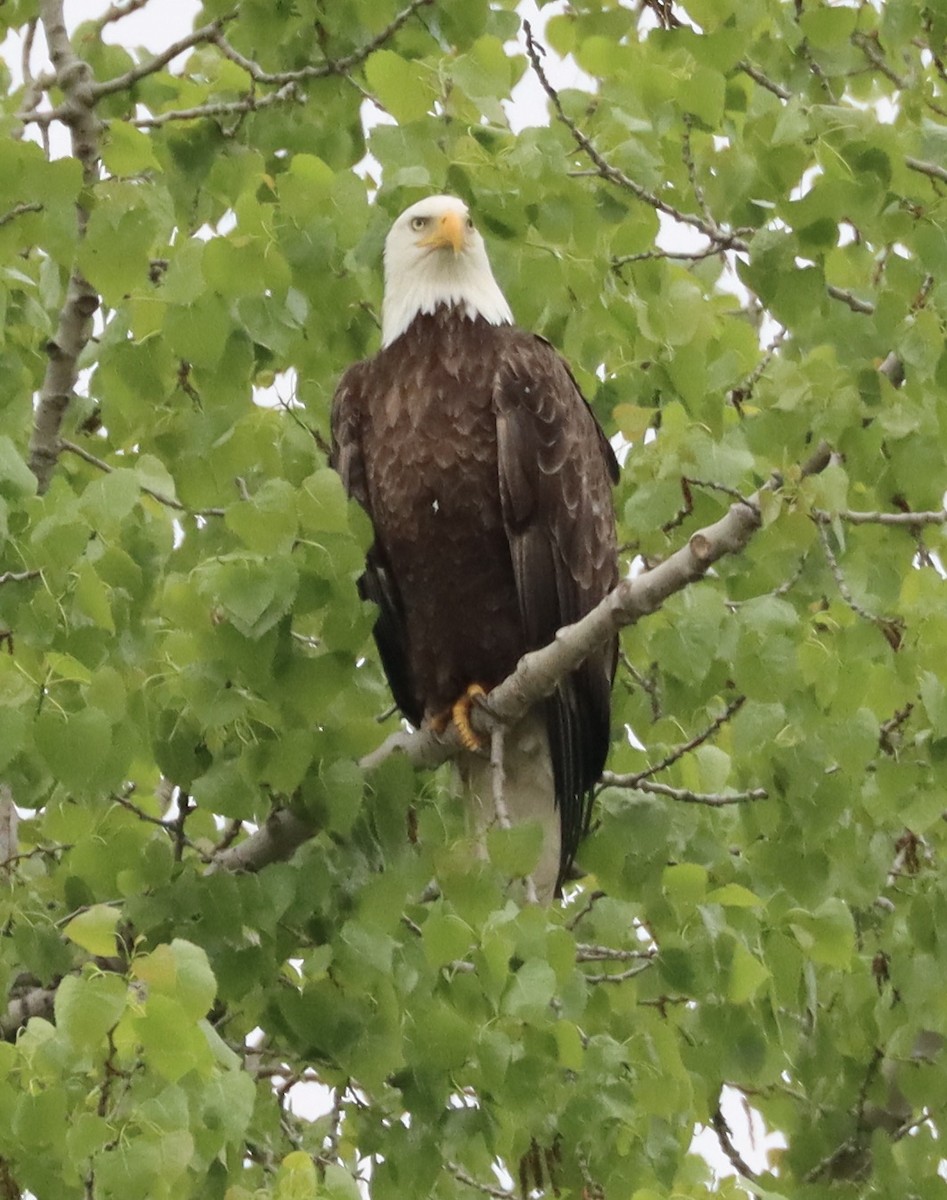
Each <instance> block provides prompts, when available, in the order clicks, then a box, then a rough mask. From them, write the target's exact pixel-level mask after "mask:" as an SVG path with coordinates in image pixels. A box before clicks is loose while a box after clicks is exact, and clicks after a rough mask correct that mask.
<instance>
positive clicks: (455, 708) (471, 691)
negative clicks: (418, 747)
mask: <svg viewBox="0 0 947 1200" xmlns="http://www.w3.org/2000/svg"><path fill="white" fill-rule="evenodd" d="M486 694H487V692H486V689H485V688H482V687H481V686H480V684H479V683H472V684H471V685H470V687H468V688H467V690H466V692H464V694H463V695H462V696H461V697H460V699H459V700H456V701H455V702H454V704H453V705H452V706H451V710H450V715H451V720H452V721H453V722H454V725H455V727H456V729H457V735H458V737H459V738H460V740H461V743H462V744H463V746H464V748H465V749H467V750H482V749H483V748H484V747H485V746H486V744H487V740H486V738H482V737H481V736H480V735H479V734H478V733H476V732H475V731H474V728H473V726H472V725H471V724H470V710H471V708H472V707H473V705H474V702H475V701H476V699H477V697H478V696H485V695H486Z"/></svg>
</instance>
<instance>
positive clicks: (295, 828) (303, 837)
mask: <svg viewBox="0 0 947 1200" xmlns="http://www.w3.org/2000/svg"><path fill="white" fill-rule="evenodd" d="M312 834H313V827H312V825H311V824H310V823H309V822H307V821H304V820H303V819H302V818H301V817H298V816H297V815H296V814H295V813H294V812H292V811H291V810H290V809H288V808H278V809H275V810H274V811H273V812H271V813H270V815H269V816H268V817H267V818H266V821H265V822H264V823H263V824H262V825H261V826H260V828H259V829H258V830H257V831H256V833H253V834H251V835H250V837H248V838H246V839H245V840H244V841H242V842H237V843H236V845H233V846H228V847H227V848H226V849H225V850H223V851H222V852H221V853H218V854H215V855H214V862H213V864H212V865H211V867H210V868H209V870H211V871H259V870H260V869H261V868H262V867H265V866H268V865H269V864H270V863H271V862H284V861H285V860H286V859H288V858H291V857H292V855H293V852H294V851H295V850H298V849H299V847H300V846H301V845H302V844H303V842H305V841H307V840H308V839H309V838H310V837H312Z"/></svg>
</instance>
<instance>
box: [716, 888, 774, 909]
mask: <svg viewBox="0 0 947 1200" xmlns="http://www.w3.org/2000/svg"><path fill="white" fill-rule="evenodd" d="M706 899H707V903H708V904H722V905H723V906H724V908H758V907H759V906H760V905H761V904H762V903H763V901H762V900H761V899H760V898H759V896H757V895H755V894H754V893H753V892H751V891H750V889H749V888H745V887H744V886H743V885H742V884H740V883H725V884H724V885H723V887H719V888H714V890H713V891H712V892H708V893H707V897H706Z"/></svg>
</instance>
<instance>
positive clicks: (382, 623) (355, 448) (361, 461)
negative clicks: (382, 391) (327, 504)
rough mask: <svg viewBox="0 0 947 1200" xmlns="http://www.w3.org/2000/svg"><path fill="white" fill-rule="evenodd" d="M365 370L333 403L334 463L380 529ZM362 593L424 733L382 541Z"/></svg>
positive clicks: (403, 703)
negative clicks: (365, 437) (366, 443)
mask: <svg viewBox="0 0 947 1200" xmlns="http://www.w3.org/2000/svg"><path fill="white" fill-rule="evenodd" d="M365 370H366V364H365V363H355V364H354V366H351V367H349V369H348V370H347V371H346V372H345V374H344V375H343V376H342V378H341V379H340V380H339V385H338V387H337V388H336V390H335V395H334V396H333V398H332V454H331V456H330V463H331V465H332V466H333V467H335V469H336V470H337V471H338V472H339V474H340V475H341V476H342V483H343V485H344V487H345V490H346V491H347V492H348V494H349V495H350V496H351V497H352V498H353V500H357V501H358V502H359V504H361V506H362V508H364V509H365V511H366V513H368V516H369V518H370V519H371V520H372V523H373V524H374V518H373V514H372V510H371V501H370V488H369V481H368V478H367V474H366V471H367V467H366V463H365V458H364V455H363V452H362V419H363V413H364V403H363V399H362V388H363V383H364V377H365ZM359 591H360V593H361V595H362V597H363V598H364V599H366V600H371V601H373V602H374V603H375V604H376V605H377V606H378V619H377V621H376V622H375V629H374V634H375V642H376V643H377V645H378V653H379V654H380V656H381V661H382V666H383V667H384V669H385V674H386V675H387V676H388V682H389V684H390V685H391V691H392V695H393V696H394V698H395V703H396V704H397V705H398V707H399V708H400V709H401V711H402V712H403V713H404V714H405V716H406V717H407V718H408V720H409V721H410V722H411V723H412V725H415V726H417V727H420V725H421V720H422V718H423V716H424V705H423V702H422V701H421V699H420V697H419V696H418V695H417V689H416V688H415V686H414V680H413V673H412V671H411V664H410V661H409V659H408V652H407V645H408V642H407V635H406V632H405V620H404V605H403V604H402V601H401V596H400V594H399V592H398V587H397V584H396V583H395V578H394V574H393V573H392V571H391V568H390V566H389V564H388V562H387V560H386V558H385V555H384V552H383V550H382V548H381V546H380V545H379V544H378V542H377V541H376V542H375V543H374V544H373V545H372V546H371V548H370V549H369V551H368V554H367V555H366V558H365V573H364V574H363V575H362V578H361V580H360V581H359Z"/></svg>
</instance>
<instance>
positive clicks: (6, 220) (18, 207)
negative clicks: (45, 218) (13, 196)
mask: <svg viewBox="0 0 947 1200" xmlns="http://www.w3.org/2000/svg"><path fill="white" fill-rule="evenodd" d="M42 211H43V206H42V204H38V203H35V202H34V203H31V204H25V203H24V204H14V206H13V207H12V208H11V209H10V210H9V212H5V213H3V215H2V216H0V229H2V228H3V226H4V225H9V224H10V222H11V221H14V220H16V218H17V217H22V216H23V215H24V214H25V213H38V212H42Z"/></svg>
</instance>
